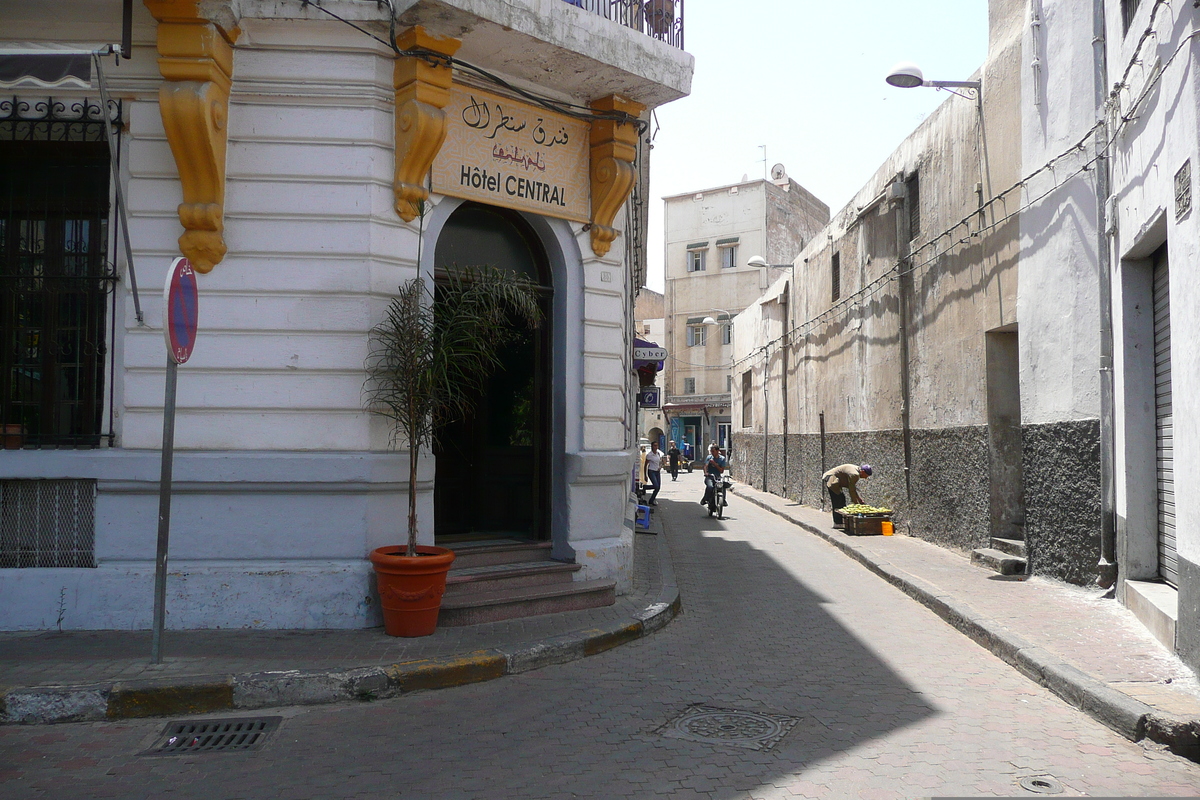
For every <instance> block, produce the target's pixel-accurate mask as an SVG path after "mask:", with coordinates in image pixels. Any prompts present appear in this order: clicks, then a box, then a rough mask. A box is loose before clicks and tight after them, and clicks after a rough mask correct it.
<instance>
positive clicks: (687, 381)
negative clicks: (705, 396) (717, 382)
mask: <svg viewBox="0 0 1200 800" xmlns="http://www.w3.org/2000/svg"><path fill="white" fill-rule="evenodd" d="M683 393H684V394H695V393H696V379H695V378H684V379H683Z"/></svg>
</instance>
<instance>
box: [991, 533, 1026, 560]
mask: <svg viewBox="0 0 1200 800" xmlns="http://www.w3.org/2000/svg"><path fill="white" fill-rule="evenodd" d="M992 549H993V550H999V551H1000V552H1001V553H1008V554H1009V555H1010V556H1016V557H1017V558H1025V540H1024V539H997V538H994V537H993V538H992Z"/></svg>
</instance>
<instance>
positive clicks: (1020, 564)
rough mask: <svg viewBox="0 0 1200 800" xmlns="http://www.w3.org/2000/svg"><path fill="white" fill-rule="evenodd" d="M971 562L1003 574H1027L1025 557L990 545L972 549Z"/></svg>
mask: <svg viewBox="0 0 1200 800" xmlns="http://www.w3.org/2000/svg"><path fill="white" fill-rule="evenodd" d="M971 563H972V564H977V565H979V566H981V567H985V568H986V569H990V570H992V571H993V572H999V573H1000V574H1001V575H1023V574H1025V559H1023V558H1018V557H1016V556H1014V555H1010V554H1008V553H1004V552H1001V551H1000V550H993V549H992V548H990V547H981V548H979V549H978V550H972V551H971Z"/></svg>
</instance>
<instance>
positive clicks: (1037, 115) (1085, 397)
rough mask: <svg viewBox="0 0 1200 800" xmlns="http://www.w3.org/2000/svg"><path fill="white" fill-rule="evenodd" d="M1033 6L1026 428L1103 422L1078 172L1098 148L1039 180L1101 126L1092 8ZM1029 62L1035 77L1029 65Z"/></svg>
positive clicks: (1025, 240)
mask: <svg viewBox="0 0 1200 800" xmlns="http://www.w3.org/2000/svg"><path fill="white" fill-rule="evenodd" d="M1035 5H1041V6H1043V14H1042V16H1043V24H1042V26H1041V29H1040V33H1036V34H1035V32H1034V29H1033V26H1031V25H1030V26H1026V30H1025V34H1024V39H1023V43H1022V47H1023V49H1024V56H1023V58H1022V60H1021V64H1022V66H1021V72H1020V80H1021V174H1022V175H1023V176H1027V175H1032V176H1034V177H1032V178H1031V179H1030V180H1029V181H1028V182H1027V183H1026V185H1025V190H1024V192H1023V194H1022V200H1023V201H1024V202H1023V205H1024V204H1027V203H1030V202H1032V201H1034V200H1036V199H1037V198H1039V197H1042V196H1043V195H1045V199H1044V200H1042V201H1041V202H1037V203H1034V204H1033V205H1031V206H1030V207H1028V208H1027V209H1026V210H1024V211H1022V212H1021V217H1020V219H1021V269H1020V273H1019V279H1018V298H1019V299H1018V301H1017V335H1018V345H1019V348H1020V373H1021V417H1022V422H1023V423H1025V424H1039V423H1050V422H1060V421H1063V420H1079V419H1096V418H1098V417H1099V416H1100V377H1099V367H1100V336H1099V329H1098V328H1097V321H1098V320H1099V309H1100V302H1099V293H1098V292H1099V273H1098V269H1099V267H1098V256H1097V252H1098V250H1097V238H1096V237H1097V232H1096V192H1097V186H1096V180H1095V177H1096V171H1095V170H1094V169H1092V170H1087V171H1082V172H1081V171H1080V170H1081V168H1082V167H1083V165H1084V164H1085V163H1086V162H1087V161H1088V160H1090V159H1091V158H1092V156H1093V155H1094V153H1095V146H1094V144H1093V143H1091V142H1089V143H1088V145H1087V147H1086V148H1085V149H1084V150H1080V151H1077V152H1076V153H1074V154H1073V156H1072V157H1071V158H1068V159H1062V160H1058V161H1056V163H1055V166H1054V168H1053V169H1052V170H1045V171H1043V172H1040V173H1038V170H1039V169H1041V168H1042V167H1043V166H1044V165H1045V164H1046V163H1047V162H1049V161H1050V160H1052V159H1057V158H1058V157H1059V156H1060V154H1062V153H1064V152H1067V151H1069V150H1070V149H1071V148H1072V147H1074V146H1075V145H1077V144H1078V143H1079V142H1080V141H1081V140H1083V139H1084V137H1085V136H1086V134H1087V133H1088V131H1089V130H1090V129H1091V128H1092V127H1093V125H1094V124H1095V122H1096V119H1097V112H1096V109H1095V95H1094V89H1093V85H1094V82H1093V80H1092V72H1093V63H1094V55H1093V49H1092V6H1091V3H1079V2H1053V1H1051V2H1046V0H1041V2H1037V3H1036V4H1035ZM1034 59H1038V60H1039V61H1040V63H1041V68H1040V72H1035V70H1034V69H1033V67H1032V66H1031V64H1032V63H1033V61H1034ZM1035 100H1040V102H1035ZM1035 173H1037V174H1035ZM1076 173H1078V174H1076ZM1071 175H1075V177H1073V178H1068V176H1071ZM1055 187H1057V188H1055Z"/></svg>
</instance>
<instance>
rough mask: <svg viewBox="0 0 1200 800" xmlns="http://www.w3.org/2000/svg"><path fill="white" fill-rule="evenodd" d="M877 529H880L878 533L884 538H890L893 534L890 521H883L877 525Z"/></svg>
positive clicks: (893, 528)
mask: <svg viewBox="0 0 1200 800" xmlns="http://www.w3.org/2000/svg"><path fill="white" fill-rule="evenodd" d="M879 527H880V529H881V530H880V531H879V532H880V533H882V534H883V535H884V536H891V535H892V534H893V533H895V527H894V526H893V525H892V521H891V520H890V519H885V520H884V521H883V522H881V523H879Z"/></svg>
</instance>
